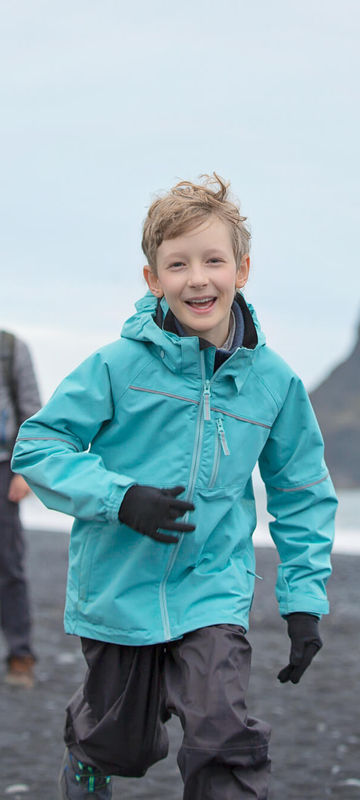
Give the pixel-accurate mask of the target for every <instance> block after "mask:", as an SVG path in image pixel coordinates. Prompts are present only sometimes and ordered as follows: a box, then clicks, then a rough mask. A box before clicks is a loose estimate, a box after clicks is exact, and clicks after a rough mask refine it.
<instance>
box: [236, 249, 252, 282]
mask: <svg viewBox="0 0 360 800" xmlns="http://www.w3.org/2000/svg"><path fill="white" fill-rule="evenodd" d="M249 270H250V256H249V254H248V253H247V254H246V255H245V256H243V257H242V259H241V263H240V267H239V269H238V271H237V273H236V281H235V286H236V288H237V289H242V288H243V287H244V286H245V284H246V282H247V279H248V277H249Z"/></svg>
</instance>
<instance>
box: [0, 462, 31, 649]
mask: <svg viewBox="0 0 360 800" xmlns="http://www.w3.org/2000/svg"><path fill="white" fill-rule="evenodd" d="M11 478H12V473H11V471H10V465H9V463H8V462H7V461H2V462H0V625H1V628H2V631H3V634H4V637H5V640H6V643H7V648H8V656H9V657H10V656H27V655H33V654H32V650H31V645H30V630H31V621H30V608H29V597H28V587H27V580H26V576H25V568H24V555H25V543H24V537H23V533H22V528H21V523H20V517H19V507H18V504H17V503H12V502H10V500H8V496H7V495H8V490H9V485H10V480H11Z"/></svg>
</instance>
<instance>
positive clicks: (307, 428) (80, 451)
mask: <svg viewBox="0 0 360 800" xmlns="http://www.w3.org/2000/svg"><path fill="white" fill-rule="evenodd" d="M161 305H162V308H163V311H164V313H165V312H166V310H167V309H168V306H167V304H166V301H165V299H163V300H162V301H161ZM249 308H250V311H251V314H252V316H253V320H254V323H255V327H256V331H257V337H258V342H257V345H256V346H255V347H254V349H250V348H246V347H240V348H238V349H237V350H236V351H235V353H234V354H233V355H232V356H231V357H230V358H228V360H227V361H225V362H224V363H223V364H222V365H221V366H220V367H219V368H218V369H217V371H216V372H215V373H213V364H214V356H215V347H213V346H211V347H208V348H206V349H202V350H201V349H200V347H199V339H198V337H196V336H189V337H179V336H177V335H176V334H174V333H169V332H167V331H165V330H163V329H161V328H160V327H159V326H158V325H157V324H156V322H155V319H154V315H155V310H156V299H155V298H154V297H153V295H152V294H151V293H150V292H147V294H146V295H145V297H143V298H142V299H141V300H140V301H139V302H138V303H137V304H136V309H137V311H136V313H135V314H134V316H133V317H131V318H130V319H129V320H128V321H127V322H126V323H125V325H124V328H123V330H122V336H121V338H120V339H119V340H118V341H116V342H113V343H112V344H109V345H106V346H105V347H103V348H101V349H100V350H99V351H98V352H96V353H94V354H93V355H91V356H90V357H89V358H88V359H86V361H84V362H83V363H82V364H81V365H80V366H79V367H78V368H77V369H75V370H74V371H73V372H72V373H71V374H70V375H69V376H68V377H67V378H65V380H64V381H63V382H62V383H61V384H60V386H59V387H58V389H57V390H56V391H55V393H54V395H53V397H52V398H51V399H50V401H49V402H48V403H47V405H46V406H45V407H44V408H43V409H42V410H41V411H39V412H38V413H37V414H35V415H34V416H33V417H31V418H30V419H29V420H28V421H27V422H25V423H24V424H23V425H22V427H21V429H20V433H19V438H18V441H17V444H16V446H15V450H14V457H13V463H12V466H13V469H14V470H15V472H20V473H21V474H22V475H24V477H25V478H26V480H27V481H28V483H29V485H30V486H31V487H32V489H33V490H34V492H35V493H36V494H37V495H38V496H39V497H40V499H41V500H42V501H43V502H44V503H45V505H47V506H48V507H49V508H55V509H57V510H59V511H62V512H65V513H68V514H71V515H73V516H74V517H75V518H76V519H75V522H74V525H73V529H72V533H71V540H70V558H69V574H68V584H67V599H66V609H65V629H66V631H67V632H68V633H74V634H77V635H79V636H86V637H89V638H94V639H99V640H103V641H110V642H115V643H121V644H130V645H145V644H152V643H155V642H160V641H166V640H169V639H173V638H177V637H179V636H181V635H182V634H183V633H185V632H186V631H189V630H193V629H195V628H199V627H204V626H206V625H213V624H217V623H221V622H227V623H235V624H238V625H243V626H244V627H245V628H247V627H248V616H249V609H250V606H251V602H252V597H253V592H254V579H255V578H254V576H255V557H254V548H253V543H252V534H253V531H254V529H255V526H256V513H255V503H254V495H253V488H252V480H251V475H252V471H253V469H254V467H255V465H256V463H257V462H259V467H260V472H261V475H262V478H263V480H264V482H265V485H266V490H267V496H268V510H269V512H270V514H271V515H272V516H273V517H274V521H273V522H271V523H270V532H271V535H272V537H273V539H274V542H275V544H276V547H277V550H278V553H279V557H280V565H279V568H278V580H277V585H276V593H277V598H278V601H279V610H280V613H281V614H282V615H284V614H288V613H291V612H294V611H305V612H309V613H313V614H318V615H321V614H323V613H327V611H328V603H327V599H326V592H325V584H326V580H327V578H328V576H329V574H330V572H331V567H330V550H331V544H332V540H333V530H334V515H335V510H336V504H337V501H336V496H335V493H334V490H333V487H332V483H331V480H330V478H329V476H328V472H327V469H326V466H325V463H324V460H323V442H322V438H321V434H320V431H319V428H318V425H317V422H316V419H315V416H314V413H313V410H312V407H311V405H310V402H309V399H308V396H307V393H306V391H305V389H304V386H303V384H302V383H301V381H300V380H299V378H298V377H297V376H296V375H295V374H294V372H293V371H292V370H291V369H290V368H289V367H288V365H287V364H286V363H285V362H284V361H283V360H282V359H281V358H280V357H279V356H277V355H276V354H275V353H274V352H273V351H271V350H270V349H269V348H268V347H267V346H266V344H265V338H264V335H263V334H262V332H261V331H260V328H259V324H258V321H257V319H256V315H255V312H254V311H253V309H252V308H251V306H249ZM133 483H140V484H148V485H153V486H154V485H156V486H159V487H171V486H175V485H183V486H185V487H186V492H185V494H184V495H180V497H182V498H183V499H185V497H186V498H187V499H189V500H190V499H191V501H192V502H193V503H194V505H195V511H194V512H191V513H190V514H189V512H188V513H187V514H186V518H187V519H189V521H191V522H192V523H193V524H194V525H195V526H196V530H195V531H194V532H193V533H188V534H182V535H180V537H179V541H178V543H177V544H174V545H169V544H163V543H160V542H156V541H154V540H153V539H151V538H150V537H147V536H142V535H141V534H139V533H136V532H135V531H133V530H132V529H131V528H129V527H127V526H125V525H123V524H120V523H119V521H118V511H119V507H120V505H121V502H122V499H123V497H124V495H125V493H126V491H127V489H128V488H129V487H130V486H131V485H132V484H133Z"/></svg>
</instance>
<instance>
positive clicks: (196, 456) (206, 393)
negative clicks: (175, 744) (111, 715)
mask: <svg viewBox="0 0 360 800" xmlns="http://www.w3.org/2000/svg"><path fill="white" fill-rule="evenodd" d="M200 366H201V377H202V381H203V386H204V388H203V393H202V398H201V402H200V403H199V409H198V415H197V421H196V431H195V444H194V450H193V458H192V464H191V470H190V478H189V488H188V492H187V495H186V499H187V501H188V502H191V499H192V496H193V494H194V488H195V483H196V478H197V474H198V471H199V465H200V453H201V447H202V440H203V431H204V420H205V419H210V416H209V417H207V416H206V414H207V413H208V414H209V415H210V381H208V380H206V378H205V361H204V354H203V353H202V352H200ZM205 398H207V399H206V400H205ZM207 403H208V405H207ZM188 518H189V512H188V511H187V512H186V514H185V515H184V522H187V521H188ZM184 535H185V534H184V533H181V534H180V536H179V541H178V543H177V544H176V545H174V548H173V552H172V553H171V554H170V558H169V561H168V565H167V569H166V572H165V575H164V577H163V580H162V582H161V584H160V589H159V594H160V608H161V617H162V621H163V627H164V633H165V639H166V641H168V640H169V639H171V630H170V621H169V614H168V610H167V603H166V584H167V581H168V578H169V575H170V573H171V570H172V568H173V566H174V563H175V560H176V556H177V554H178V551H179V548H180V546H181V542H182V540H183V538H184Z"/></svg>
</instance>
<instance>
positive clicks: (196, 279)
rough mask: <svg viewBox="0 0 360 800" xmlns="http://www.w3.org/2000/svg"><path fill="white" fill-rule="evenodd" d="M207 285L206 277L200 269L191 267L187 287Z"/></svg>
mask: <svg viewBox="0 0 360 800" xmlns="http://www.w3.org/2000/svg"><path fill="white" fill-rule="evenodd" d="M207 283H208V276H207V274H206V272H205V271H204V270H203V269H202V268H201V267H195V268H194V267H193V269H192V270H190V273H189V278H188V284H189V286H206V285H207Z"/></svg>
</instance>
